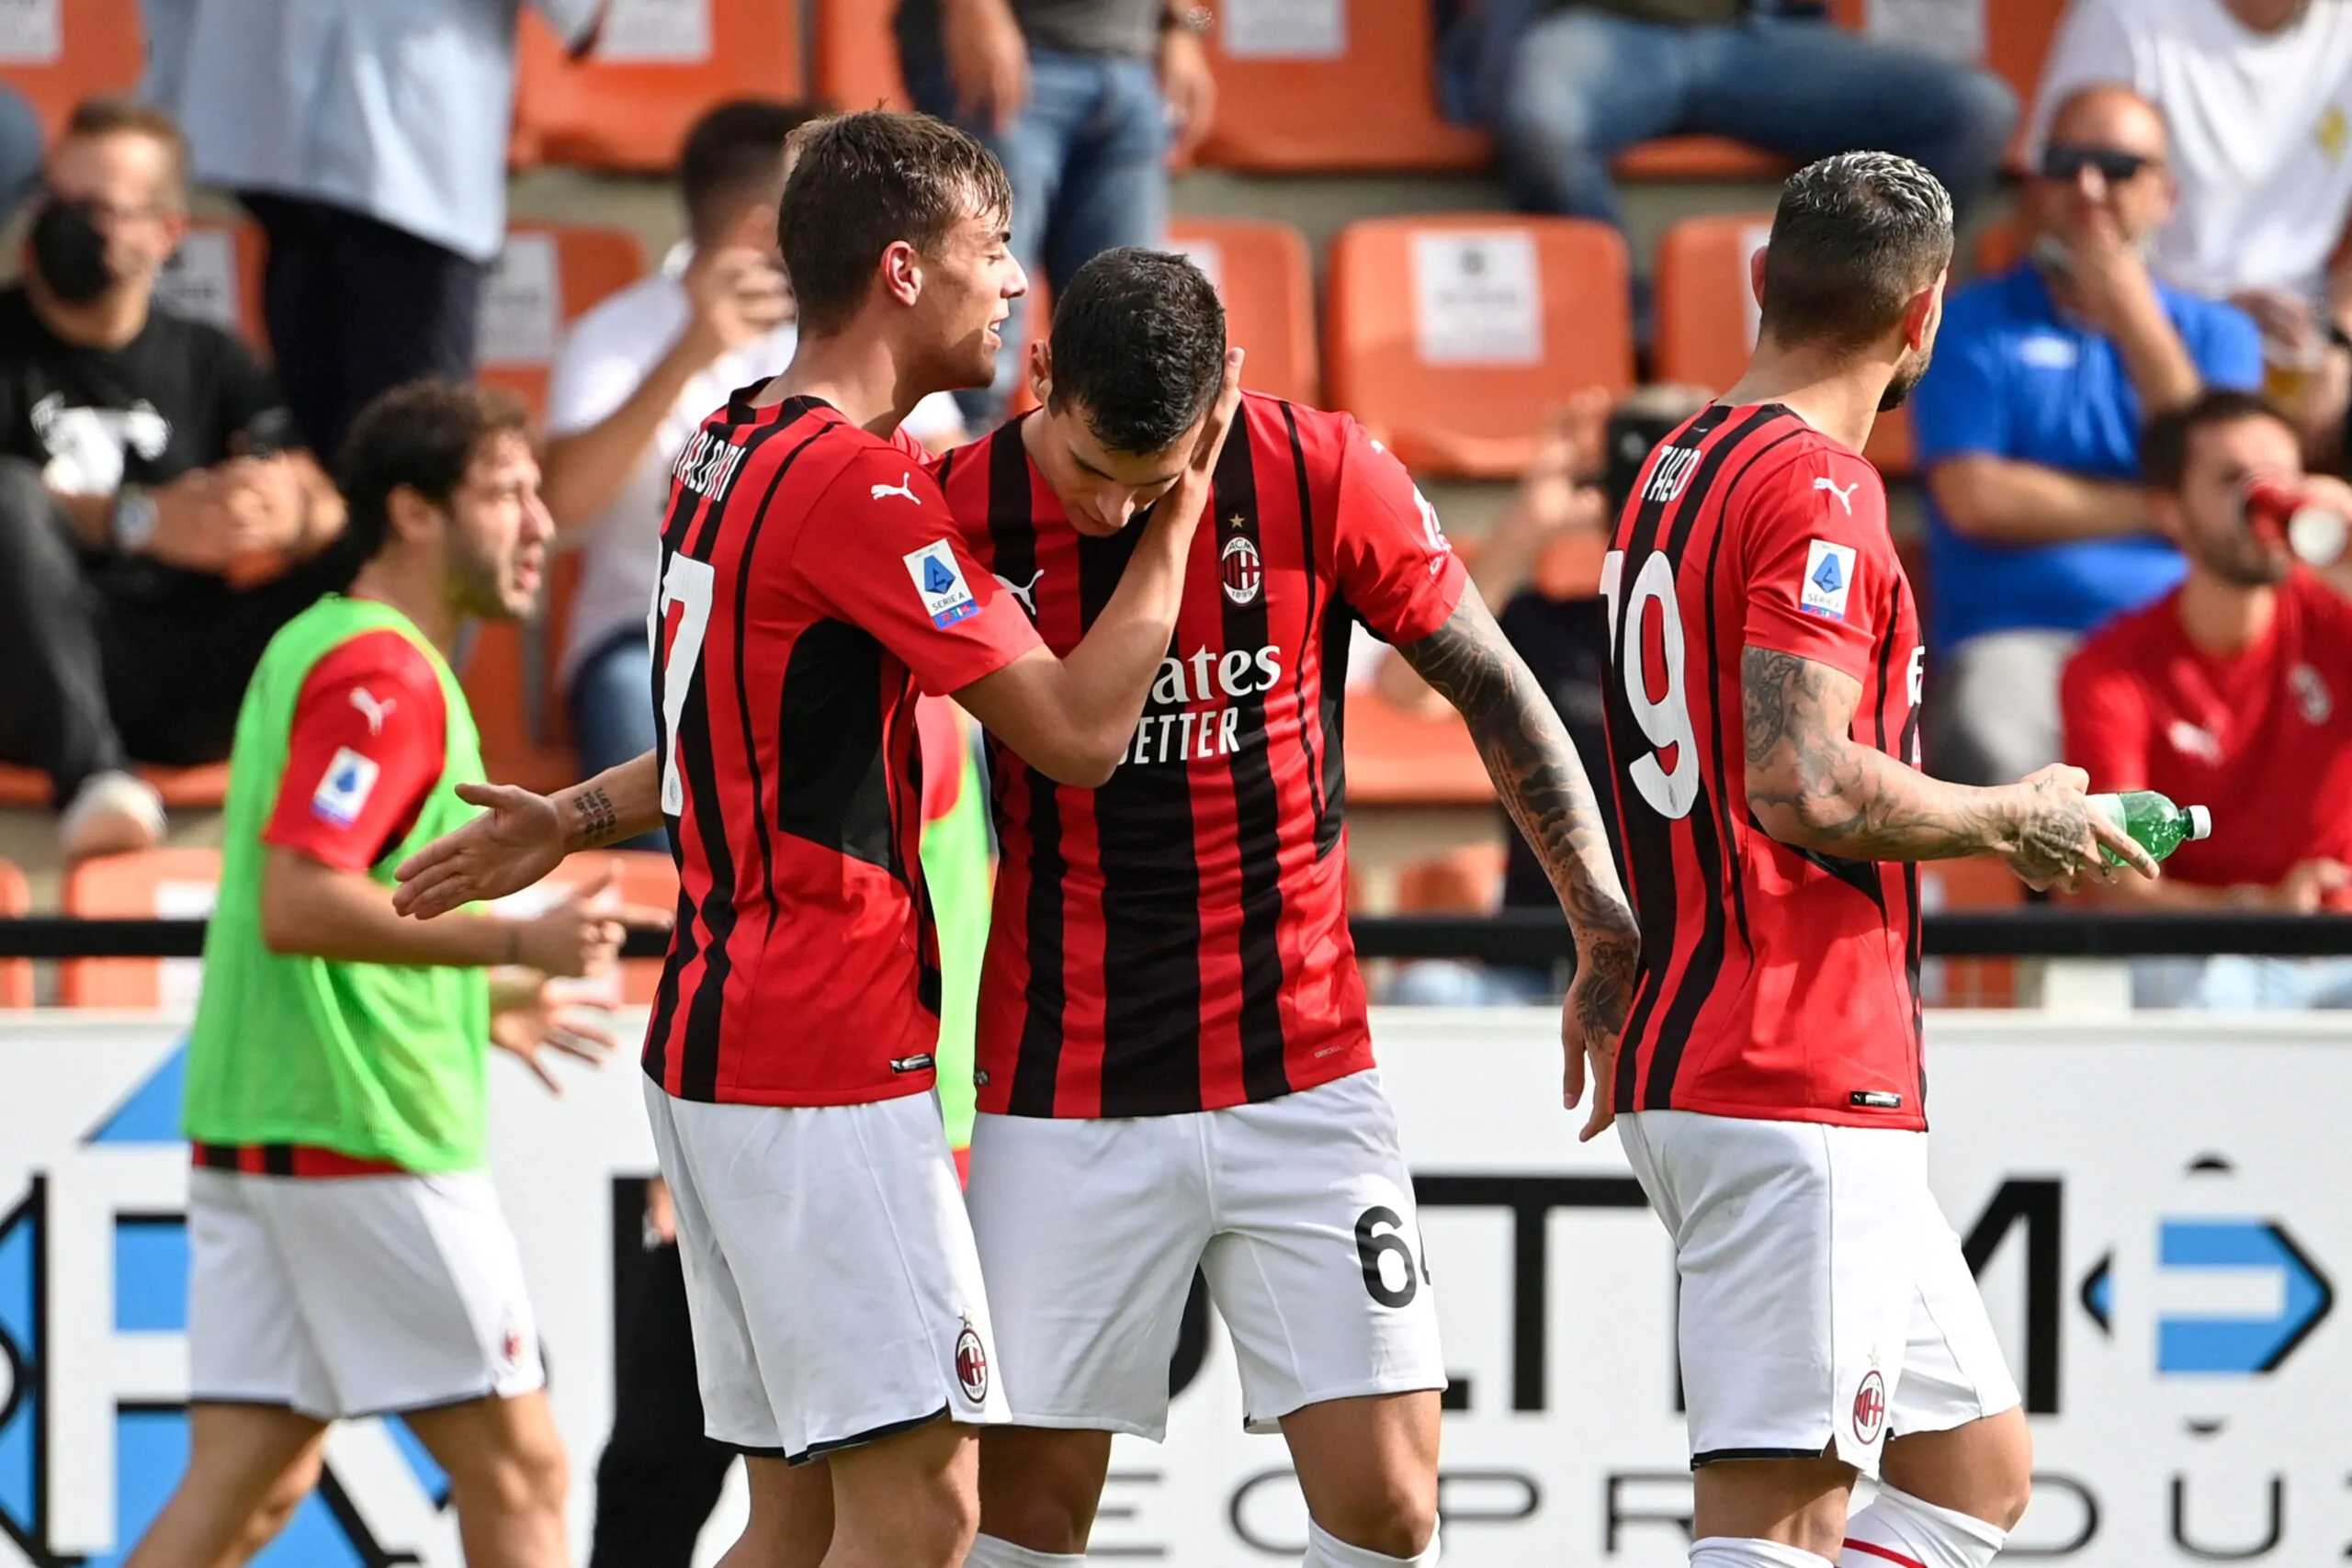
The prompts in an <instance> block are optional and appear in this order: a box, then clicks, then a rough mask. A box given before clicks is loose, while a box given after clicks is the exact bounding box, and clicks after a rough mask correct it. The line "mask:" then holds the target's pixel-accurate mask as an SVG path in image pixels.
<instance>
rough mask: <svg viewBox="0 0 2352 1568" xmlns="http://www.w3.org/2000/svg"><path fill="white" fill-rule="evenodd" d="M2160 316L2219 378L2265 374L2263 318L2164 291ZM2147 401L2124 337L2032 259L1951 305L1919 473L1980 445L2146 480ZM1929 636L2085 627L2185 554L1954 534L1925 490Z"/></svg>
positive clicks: (1925, 401) (2086, 472) (2202, 371)
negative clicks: (2121, 342)
mask: <svg viewBox="0 0 2352 1568" xmlns="http://www.w3.org/2000/svg"><path fill="white" fill-rule="evenodd" d="M2156 294H2157V297H2158V298H2159V299H2161V300H2162V301H2163V303H2164V308H2165V314H2166V315H2167V316H2169V317H2171V318H2172V323H2173V327H2174V330H2175V331H2177V332H2178V333H2180V339H2181V342H2182V344H2184V345H2186V346H2187V348H2188V357H2189V358H2190V359H2191V360H2192V361H2193V362H2194V363H2195V364H2196V366H2197V369H2198V373H2199V375H2200V376H2202V377H2203V378H2204V379H2205V382H2206V384H2207V385H2208V386H2212V387H2231V388H2242V389H2252V388H2255V387H2258V386H2259V385H2261V382H2262V339H2261V335H2260V334H2259V333H2258V332H2257V331H2256V328H2255V324H2254V321H2253V319H2252V318H2251V317H2249V316H2247V315H2246V314H2245V311H2243V310H2239V309H2238V308H2237V307H2236V306H2234V305H2227V304H2222V303H2219V302H2217V301H2214V300H2211V299H2200V298H2199V297H2198V296H2196V295H2193V294H2183V293H2181V292H2179V291H2178V290H2177V289H2173V288H2166V287H2165V286H2164V285H2163V284H2161V283H2159V284H2157V285H2156ZM2140 423H2141V412H2140V395H2139V393H2138V392H2137V391H2135V390H2134V389H2133V388H2132V386H2131V377H2130V375H2129V374H2128V373H2127V372H2126V371H2125V369H2124V367H2123V359H2122V355H2120V354H2119V353H2117V352H2116V348H2115V345H2114V344H2111V343H2109V341H2108V340H2107V339H2105V338H2103V337H2101V336H2099V335H2098V333H2094V332H2092V331H2091V330H2089V329H2088V328H2087V327H2086V326H2084V325H2083V324H2082V323H2081V322H2079V321H2073V320H2071V319H2068V318H2064V317H2062V316H2061V315H2060V314H2059V310H2058V306H2057V302H2056V301H2055V300H2053V299H2051V297H2050V290H2049V288H2048V287H2047V286H2046V285H2045V284H2044V283H2043V282H2042V279H2041V273H2040V272H2039V271H2038V270H2036V269H2035V267H2034V266H2033V265H2032V264H2031V263H2026V264H2023V265H2019V266H2018V267H2017V268H2016V269H2015V270H2013V271H2010V272H2007V273H2003V274H2000V275H1998V276H1993V277H1988V278H1985V279H1983V280H1981V281H1979V282H1977V283H1974V284H1972V285H1970V286H1969V287H1968V288H1962V289H1961V290H1959V291H1958V292H1957V293H1954V294H1953V295H1952V296H1951V298H1950V299H1947V300H1946V301H1945V304H1944V321H1943V327H1942V329H1941V330H1940V331H1939V333H1937V335H1936V348H1935V361H1934V364H1933V365H1932V366H1931V367H1930V368H1929V369H1928V375H1927V378H1926V379H1925V380H1923V381H1921V382H1920V383H1919V389H1918V390H1917V392H1915V393H1914V394H1913V395H1912V399H1911V432H1912V440H1913V445H1914V448H1915V450H1916V451H1917V455H1918V464H1919V468H1920V469H1921V471H1922V472H1924V471H1926V470H1927V469H1928V468H1930V467H1932V466H1933V465H1934V464H1936V463H1939V462H1941V461H1942V460H1944V459H1945V458H1948V457H1963V456H1966V455H1967V454H1970V453H1982V454H1984V455H1985V456H1988V457H2008V458H2013V459H2015V460H2017V461H2018V462H2024V463H2040V464H2042V465H2044V466H2045V467H2048V468H2063V469H2064V470H2065V471H2066V472H2068V473H2072V474H2079V475H2081V476H2083V477H2084V478H2086V479H2137V478H2138V477H2139V473H2140ZM2183 570H2184V568H2183V565H2182V562H2181V558H2180V554H2179V552H2178V551H2177V550H2175V549H2174V548H2173V547H2171V546H2170V545H2168V544H2166V543H2165V542H2164V541H2163V540H2161V539H2157V538H2154V537H2145V536H2143V537H2138V538H2117V539H2086V540H2083V541H2080V542H2077V543H2073V544H2062V545H1999V544H1989V543H1985V542H1982V541H1979V540H1975V539H1971V538H1969V537H1967V536H1965V535H1963V534H1962V533H1960V532H1959V531H1958V530H1957V529H1955V528H1953V527H1952V525H1951V523H1950V522H1949V521H1948V520H1947V519H1946V518H1945V517H1944V515H1943V513H1941V512H1940V511H1939V509H1938V508H1937V506H1936V504H1935V498H1934V496H1933V494H1932V492H1931V493H1930V494H1929V495H1928V574H1929V575H1928V594H1927V598H1928V608H1929V626H1928V632H1929V640H1930V642H1931V643H1933V644H1934V645H1935V646H1936V647H1938V648H1941V649H1949V648H1951V647H1953V646H1955V645H1956V644H1959V643H1962V642H1965V641H1966V640H1967V639H1969V638H1970V637H1978V636H1981V635H1983V634H1985V633H1986V632H1999V631H2018V630H2024V629H2029V628H2032V629H2043V630H2053V631H2075V632H2081V631H2088V630H2090V629H2091V628H2092V627H2093V626H2098V624H2099V623H2100V622H2102V621H2104V620H2106V619H2107V618H2108V617H2109V615H2116V614H2119V613H2120V612H2121V611H2124V610H2131V609H2136V608H2138V607H2139V606H2140V605H2142V604H2146V603H2148V602H2149V601H2150V600H2152V599H2154V598H2156V597H2157V596H2158V595H2159V594H2163V593H2166V592H2170V591H2171V590H2172V589H2173V587H2174V586H2175V585H2176V584H2177V583H2178V582H2179V581H2180V579H2181V575H2182V572H2183Z"/></svg>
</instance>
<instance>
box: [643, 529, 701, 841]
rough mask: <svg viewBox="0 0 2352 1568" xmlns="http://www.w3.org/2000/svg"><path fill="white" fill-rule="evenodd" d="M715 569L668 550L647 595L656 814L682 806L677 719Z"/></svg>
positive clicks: (695, 661)
mask: <svg viewBox="0 0 2352 1568" xmlns="http://www.w3.org/2000/svg"><path fill="white" fill-rule="evenodd" d="M716 576H717V574H716V573H714V572H713V571H712V570H710V563H709V562H708V561H707V560H696V559H695V558H693V557H692V556H687V555H673V556H672V557H671V558H670V564H669V565H668V566H667V567H666V568H664V569H663V570H662V591H661V592H659V593H657V594H655V595H654V598H653V625H652V626H651V627H650V628H649V630H650V635H651V637H652V638H653V649H654V651H655V652H656V653H657V654H659V655H660V656H661V659H662V741H663V743H664V746H665V750H663V752H662V815H663V816H664V817H676V816H679V815H681V814H683V813H684V810H685V809H686V790H685V785H684V783H683V782H682V781H681V780H680V779H679V777H678V720H679V718H680V717H681V716H684V713H685V711H686V693H687V692H688V691H689V690H691V689H692V688H693V686H694V683H695V668H696V667H697V666H698V665H700V664H701V663H702V639H703V634H704V633H706V632H707V631H708V630H709V629H710V587H711V583H712V581H714V580H715V578H716Z"/></svg>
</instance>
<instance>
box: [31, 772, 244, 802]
mask: <svg viewBox="0 0 2352 1568" xmlns="http://www.w3.org/2000/svg"><path fill="white" fill-rule="evenodd" d="M138 773H139V776H140V777H141V778H142V779H145V780H146V781H147V782H148V783H149V784H153V785H154V786H155V793H156V794H158V795H162V796H163V797H164V805H165V806H167V807H173V808H175V809H179V810H191V809H192V810H203V811H210V810H216V809H218V808H219V807H220V803H221V802H222V801H224V800H226V799H228V798H229V764H228V763H226V762H206V763H203V764H201V765H199V766H198V767H193V768H155V767H148V766H146V765H144V764H141V766H140V768H139V769H138ZM49 804H50V801H49V777H48V775H47V774H45V773H39V772H37V771H35V770H34V769H31V768H20V767H17V765H16V764H14V763H12V762H0V809H6V808H9V807H17V808H23V809H31V810H41V809H45V808H46V807H48V806H49Z"/></svg>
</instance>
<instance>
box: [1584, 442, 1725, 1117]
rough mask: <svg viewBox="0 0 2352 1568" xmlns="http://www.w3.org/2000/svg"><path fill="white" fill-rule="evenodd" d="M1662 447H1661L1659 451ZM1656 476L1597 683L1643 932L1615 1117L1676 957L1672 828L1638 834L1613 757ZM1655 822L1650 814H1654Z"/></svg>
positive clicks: (1630, 796) (1651, 535)
mask: <svg viewBox="0 0 2352 1568" xmlns="http://www.w3.org/2000/svg"><path fill="white" fill-rule="evenodd" d="M1730 415H1731V410H1730V409H1728V408H1726V407H1724V405H1723V404H1721V403H1717V404H1713V405H1712V406H1711V407H1709V408H1707V409H1705V410H1704V411H1702V412H1701V413H1700V414H1699V415H1698V417H1697V418H1695V419H1693V420H1692V421H1691V423H1690V424H1689V425H1688V426H1686V427H1685V428H1684V430H1683V432H1682V434H1681V438H1680V440H1679V441H1678V442H1676V443H1675V444H1674V446H1673V448H1672V449H1674V450H1677V451H1691V450H1693V449H1695V448H1696V447H1697V446H1699V445H1700V444H1701V443H1702V442H1704V441H1705V440H1706V439H1707V437H1708V436H1710V435H1712V434H1714V432H1715V427H1716V426H1718V425H1720V424H1721V423H1723V422H1724V420H1725V419H1727V418H1729V417H1730ZM1666 449H1667V448H1664V447H1661V448H1660V450H1666ZM1656 472H1657V453H1656V452H1653V453H1652V454H1650V460H1649V463H1648V464H1647V465H1646V466H1645V468H1643V469H1642V478H1641V486H1642V488H1641V489H1640V490H1638V491H1636V492H1635V493H1636V494H1637V495H1638V496H1639V498H1640V504H1639V507H1638V509H1637V510H1636V511H1635V513H1634V527H1633V531H1632V533H1631V534H1629V535H1628V536H1627V537H1626V540H1625V552H1624V555H1623V558H1622V559H1621V560H1620V561H1619V563H1618V572H1619V577H1618V589H1617V603H1618V605H1619V606H1620V608H1619V612H1618V614H1619V617H1620V619H1619V624H1618V625H1616V626H1612V627H1611V628H1610V630H1611V638H1610V641H1611V647H1610V649H1608V655H1609V657H1608V663H1607V668H1608V669H1609V670H1611V671H1613V672H1614V674H1615V676H1616V679H1614V680H1611V681H1604V682H1601V694H1602V705H1603V708H1604V710H1605V714H1604V729H1605V733H1606V734H1607V735H1608V736H1609V737H1610V738H1611V754H1610V760H1609V766H1610V771H1611V774H1612V776H1613V777H1614V778H1615V780H1616V785H1617V790H1616V793H1617V813H1618V827H1619V832H1618V835H1617V841H1618V843H1619V844H1620V845H1621V846H1622V848H1623V862H1624V863H1623V864H1622V865H1621V866H1619V868H1618V870H1619V871H1620V873H1621V874H1623V878H1624V881H1625V886H1626V888H1627V890H1628V891H1629V892H1630V893H1631V894H1632V896H1633V898H1634V915H1635V918H1636V919H1638V920H1639V921H1640V924H1641V928H1642V957H1641V960H1640V964H1639V967H1638V970H1637V979H1636V983H1635V985H1634V1008H1633V1011H1632V1012H1631V1014H1630V1015H1628V1017H1627V1018H1626V1020H1625V1032H1624V1036H1623V1039H1624V1043H1625V1049H1623V1050H1621V1051H1620V1052H1618V1054H1617V1083H1616V1105H1617V1109H1618V1110H1620V1111H1632V1110H1634V1109H1635V1105H1634V1089H1635V1087H1636V1086H1637V1084H1638V1083H1639V1081H1640V1079H1639V1075H1638V1074H1637V1073H1636V1071H1635V1061H1636V1058H1637V1056H1638V1055H1639V1052H1638V1050H1637V1049H1636V1044H1637V1043H1638V1042H1639V1041H1641V1040H1642V1039H1644V1038H1645V1030H1646V1029H1647V1028H1648V1025H1649V1017H1650V1012H1651V1010H1652V1009H1653V1008H1655V1007H1656V1006H1657V993H1658V988H1659V987H1661V986H1663V985H1664V984H1665V981H1666V971H1667V966H1668V964H1669V963H1670V962H1671V961H1672V959H1673V956H1674V945H1675V944H1674V918H1675V908H1674V898H1675V893H1674V886H1675V879H1674V837H1673V831H1674V830H1673V825H1672V824H1671V823H1666V822H1663V821H1661V823H1660V824H1659V826H1658V828H1657V829H1655V830H1653V831H1649V832H1635V831H1634V823H1633V820H1632V818H1633V814H1634V813H1635V812H1637V811H1648V810H1649V809H1650V807H1649V805H1648V803H1647V802H1645V801H1644V800H1643V799H1642V797H1641V794H1640V792H1639V791H1637V790H1635V789H1634V788H1633V786H1632V785H1631V784H1628V783H1627V782H1626V779H1625V768H1624V767H1623V766H1621V765H1620V764H1619V762H1618V761H1617V757H1616V746H1615V738H1616V737H1618V736H1620V735H1624V736H1633V735H1637V734H1639V733H1640V730H1639V728H1638V727H1637V726H1635V724H1634V709H1633V704H1632V702H1631V701H1630V700H1629V698H1628V697H1627V695H1626V691H1627V687H1628V685H1629V684H1630V683H1631V682H1634V681H1638V680H1640V679H1641V678H1642V675H1641V670H1640V668H1639V666H1638V664H1636V665H1635V666H1634V667H1633V668H1631V669H1629V668H1627V667H1626V665H1625V661H1624V657H1623V656H1624V640H1625V634H1624V620H1623V617H1625V616H1628V615H1631V614H1632V605H1631V603H1630V596H1631V595H1632V593H1633V591H1634V580H1635V578H1637V577H1638V576H1639V575H1640V573H1641V569H1642V567H1643V565H1644V564H1645V563H1646V562H1647V561H1648V559H1649V558H1650V557H1651V556H1652V555H1653V554H1655V553H1656V552H1657V527H1658V522H1659V520H1660V519H1661V518H1663V517H1664V516H1665V515H1666V504H1667V503H1666V502H1663V501H1659V500H1657V499H1655V498H1653V497H1652V496H1651V495H1650V493H1649V488H1648V487H1649V481H1650V478H1651V476H1652V475H1654V474H1655V473H1656ZM1653 815H1655V814H1654V813H1653Z"/></svg>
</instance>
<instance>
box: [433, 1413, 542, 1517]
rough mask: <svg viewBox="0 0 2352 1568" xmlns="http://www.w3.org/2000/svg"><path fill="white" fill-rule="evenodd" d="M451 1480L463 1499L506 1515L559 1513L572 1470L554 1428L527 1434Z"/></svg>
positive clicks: (463, 1501) (461, 1499) (485, 1457)
mask: <svg viewBox="0 0 2352 1568" xmlns="http://www.w3.org/2000/svg"><path fill="white" fill-rule="evenodd" d="M450 1479H451V1483H452V1484H453V1485H455V1486H456V1487H457V1489H458V1494H459V1501H460V1502H461V1503H470V1504H472V1505H473V1506H476V1507H486V1508H489V1509H492V1510H493V1511H495V1512H497V1513H500V1514H503V1515H508V1516H514V1515H542V1514H551V1513H561V1512H562V1511H563V1500H564V1494H565V1492H566V1490H567V1489H568V1488H569V1487H570V1486H571V1467H570V1464H569V1462H568V1461H566V1460H565V1458H564V1453H563V1445H562V1444H561V1443H560V1442H559V1441H558V1440H556V1437H555V1434H554V1433H553V1432H552V1431H549V1432H547V1433H544V1434H541V1433H537V1432H530V1433H524V1434H517V1436H516V1437H515V1440H513V1441H512V1442H509V1443H506V1444H504V1445H503V1446H501V1447H500V1448H499V1449H498V1450H496V1451H494V1452H492V1453H490V1454H488V1455H485V1456H484V1457H483V1459H482V1460H481V1462H480V1463H479V1464H477V1465H475V1466H474V1467H473V1473H472V1474H470V1475H468V1476H462V1477H459V1476H452V1477H451V1478H450Z"/></svg>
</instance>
